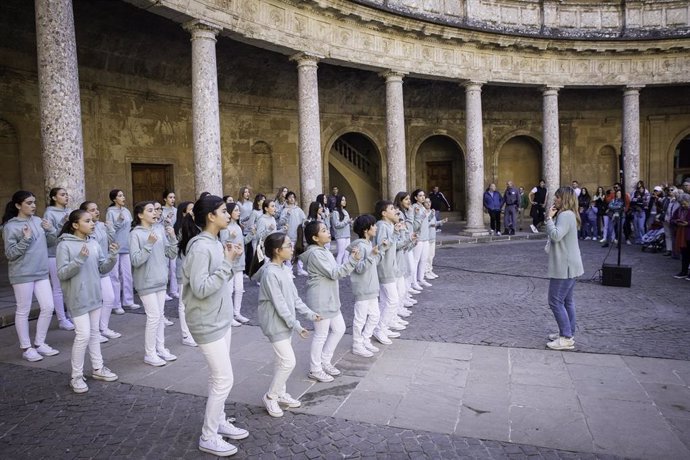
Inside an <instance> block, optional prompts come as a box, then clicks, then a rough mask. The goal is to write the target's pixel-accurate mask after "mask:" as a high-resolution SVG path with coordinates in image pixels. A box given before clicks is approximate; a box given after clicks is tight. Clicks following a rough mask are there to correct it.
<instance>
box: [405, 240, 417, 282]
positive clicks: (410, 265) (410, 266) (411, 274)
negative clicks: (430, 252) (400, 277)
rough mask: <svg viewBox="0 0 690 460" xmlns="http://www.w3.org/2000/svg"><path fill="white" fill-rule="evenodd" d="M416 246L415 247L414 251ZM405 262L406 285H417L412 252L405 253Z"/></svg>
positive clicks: (415, 267)
mask: <svg viewBox="0 0 690 460" xmlns="http://www.w3.org/2000/svg"><path fill="white" fill-rule="evenodd" d="M416 248H417V246H415V249H416ZM405 256H406V260H407V273H406V274H405V280H406V281H407V284H408V285H413V286H416V285H417V280H416V279H415V277H416V276H417V266H416V265H415V257H414V250H412V251H407V252H406V253H405Z"/></svg>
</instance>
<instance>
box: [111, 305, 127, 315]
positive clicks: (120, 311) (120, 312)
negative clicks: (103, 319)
mask: <svg viewBox="0 0 690 460" xmlns="http://www.w3.org/2000/svg"><path fill="white" fill-rule="evenodd" d="M113 314H115V315H124V314H125V309H124V308H122V307H117V308H113Z"/></svg>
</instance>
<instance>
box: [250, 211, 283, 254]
mask: <svg viewBox="0 0 690 460" xmlns="http://www.w3.org/2000/svg"><path fill="white" fill-rule="evenodd" d="M261 210H262V211H263V214H261V217H259V218H258V219H257V220H256V233H255V234H254V241H253V244H254V249H255V250H256V247H257V246H258V245H259V242H260V241H261V240H263V239H264V238H266V236H268V235H269V234H270V233H273V232H275V231H277V230H278V224H277V222H276V218H275V215H276V204H275V202H274V201H273V200H264V202H263V204H262V205H261Z"/></svg>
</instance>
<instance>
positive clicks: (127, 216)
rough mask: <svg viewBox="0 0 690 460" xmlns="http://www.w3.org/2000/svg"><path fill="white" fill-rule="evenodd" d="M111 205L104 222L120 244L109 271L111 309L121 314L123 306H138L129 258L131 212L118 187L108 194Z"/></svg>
mask: <svg viewBox="0 0 690 460" xmlns="http://www.w3.org/2000/svg"><path fill="white" fill-rule="evenodd" d="M109 197H110V201H111V205H110V206H109V207H108V210H107V212H106V215H105V222H106V224H110V225H112V226H113V229H114V230H115V242H116V243H117V244H118V246H120V249H119V254H118V256H117V262H116V263H115V267H113V269H112V270H111V271H110V280H111V281H112V283H113V292H114V293H115V303H114V304H113V309H114V310H115V313H117V314H123V313H124V312H125V311H124V310H123V309H122V307H123V306H125V307H128V308H130V309H132V310H135V309H138V308H140V306H139V305H137V304H135V303H134V286H133V284H132V263H131V261H130V259H129V231H130V230H131V229H132V214H131V213H130V212H129V209H127V208H126V207H125V194H124V192H123V191H122V190H120V189H113V190H111V191H110V194H109Z"/></svg>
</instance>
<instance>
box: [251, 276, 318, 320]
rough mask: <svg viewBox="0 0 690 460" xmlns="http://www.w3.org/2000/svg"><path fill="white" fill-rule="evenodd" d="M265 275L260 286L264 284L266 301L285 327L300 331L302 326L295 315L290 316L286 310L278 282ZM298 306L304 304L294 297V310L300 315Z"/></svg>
mask: <svg viewBox="0 0 690 460" xmlns="http://www.w3.org/2000/svg"><path fill="white" fill-rule="evenodd" d="M266 275H267V276H264V277H263V279H262V280H261V284H262V286H263V284H264V283H265V284H266V289H265V290H264V292H265V293H266V294H267V296H268V300H269V301H270V302H271V304H273V308H275V310H276V313H277V314H278V316H280V317H281V318H282V320H283V321H285V325H286V326H287V327H289V328H290V329H293V330H295V331H297V332H299V331H301V330H302V325H301V324H300V322H299V321H298V320H297V318H296V317H295V315H293V314H292V311H290V308H288V305H287V301H286V300H285V296H283V292H282V289H281V286H280V281H279V280H278V278H277V277H276V276H275V275H274V274H273V273H267V274H266ZM300 304H302V305H304V302H302V300H301V299H300V298H299V297H296V298H295V309H296V310H297V311H299V312H300V313H302V308H301V307H300V306H299V305H300ZM304 307H305V308H307V309H309V307H307V306H306V305H304ZM310 311H311V310H310Z"/></svg>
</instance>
